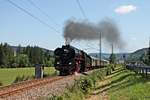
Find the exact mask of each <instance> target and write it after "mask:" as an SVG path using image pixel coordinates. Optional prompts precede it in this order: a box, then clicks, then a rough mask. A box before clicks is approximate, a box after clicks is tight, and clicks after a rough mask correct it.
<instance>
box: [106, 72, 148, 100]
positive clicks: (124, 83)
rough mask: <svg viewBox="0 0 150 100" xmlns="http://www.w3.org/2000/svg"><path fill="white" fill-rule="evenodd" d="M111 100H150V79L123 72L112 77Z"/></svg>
mask: <svg viewBox="0 0 150 100" xmlns="http://www.w3.org/2000/svg"><path fill="white" fill-rule="evenodd" d="M108 92H109V98H110V100H150V79H147V78H143V77H142V76H141V75H137V74H135V73H134V72H132V71H128V70H123V71H120V72H117V74H116V75H115V77H112V81H111V88H110V89H109V90H108Z"/></svg>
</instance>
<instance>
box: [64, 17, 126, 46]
mask: <svg viewBox="0 0 150 100" xmlns="http://www.w3.org/2000/svg"><path fill="white" fill-rule="evenodd" d="M100 33H101V34H102V39H104V40H105V41H106V42H107V43H110V44H115V45H116V46H118V47H119V48H122V47H123V45H124V41H123V40H122V38H121V33H120V30H119V28H118V27H117V25H116V23H115V22H114V21H113V20H111V19H105V20H102V21H101V22H99V23H98V24H94V23H90V22H88V21H74V20H69V21H67V23H66V26H65V28H64V34H63V35H64V38H65V39H66V41H67V43H70V42H71V41H72V40H99V39H100Z"/></svg>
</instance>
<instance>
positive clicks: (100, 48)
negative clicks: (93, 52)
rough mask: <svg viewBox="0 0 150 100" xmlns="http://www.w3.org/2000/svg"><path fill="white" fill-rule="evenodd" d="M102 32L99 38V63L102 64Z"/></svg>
mask: <svg viewBox="0 0 150 100" xmlns="http://www.w3.org/2000/svg"><path fill="white" fill-rule="evenodd" d="M101 53H102V33H101V32H100V39H99V59H100V60H99V64H100V66H101V60H102V54H101Z"/></svg>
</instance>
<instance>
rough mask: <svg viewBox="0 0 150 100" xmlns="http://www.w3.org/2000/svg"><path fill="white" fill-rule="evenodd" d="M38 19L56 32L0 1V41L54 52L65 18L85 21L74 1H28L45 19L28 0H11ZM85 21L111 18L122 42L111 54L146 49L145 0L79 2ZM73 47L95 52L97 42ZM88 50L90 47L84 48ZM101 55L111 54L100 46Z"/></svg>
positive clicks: (148, 19)
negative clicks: (123, 46) (38, 47)
mask: <svg viewBox="0 0 150 100" xmlns="http://www.w3.org/2000/svg"><path fill="white" fill-rule="evenodd" d="M11 1H13V2H14V3H15V4H17V5H19V6H20V7H22V8H24V9H26V10H27V11H28V12H30V13H31V14H33V15H34V16H36V17H38V18H40V20H42V21H43V22H45V23H47V24H48V25H49V26H51V27H53V28H55V29H56V30H58V31H59V32H55V31H54V30H53V29H51V28H49V27H47V26H45V25H43V24H41V23H40V22H38V21H37V20H35V19H34V18H32V17H31V16H29V15H28V14H26V13H24V12H23V11H21V10H20V9H18V8H16V7H14V6H13V5H11V4H10V3H9V2H8V1H7V0H0V42H7V43H9V44H10V45H19V44H21V45H22V46H26V45H38V46H40V47H43V48H47V49H52V50H54V49H55V48H56V47H59V46H61V45H62V44H64V41H65V40H64V38H63V29H64V26H65V23H66V21H67V20H68V19H77V20H85V17H84V16H83V14H82V13H81V11H80V9H79V6H78V4H77V2H76V1H77V0H31V1H32V2H34V3H35V4H36V5H37V6H38V7H39V8H40V9H41V10H43V11H44V12H46V13H47V14H48V16H49V18H48V17H47V16H45V15H44V14H42V13H41V12H40V11H39V10H38V9H36V8H35V7H34V6H33V5H31V4H30V2H29V0H11ZM79 1H80V4H81V5H82V8H83V10H84V12H85V14H86V17H87V19H86V20H88V21H90V22H93V23H98V22H99V21H101V20H103V19H104V18H111V19H113V20H114V21H115V22H116V23H117V25H118V27H119V29H120V31H121V36H122V38H123V39H124V40H125V41H126V46H125V48H124V49H121V50H120V49H117V48H116V49H115V52H133V51H135V50H137V49H139V48H143V47H148V39H149V36H150V28H149V26H150V12H149V11H150V6H149V4H150V1H149V0H79ZM72 45H73V46H76V47H78V48H80V49H83V50H85V51H86V52H88V53H89V52H98V51H97V49H98V41H74V42H72ZM87 46H88V47H92V48H96V49H92V48H87ZM102 51H103V52H111V47H110V46H109V45H108V44H105V43H103V44H102Z"/></svg>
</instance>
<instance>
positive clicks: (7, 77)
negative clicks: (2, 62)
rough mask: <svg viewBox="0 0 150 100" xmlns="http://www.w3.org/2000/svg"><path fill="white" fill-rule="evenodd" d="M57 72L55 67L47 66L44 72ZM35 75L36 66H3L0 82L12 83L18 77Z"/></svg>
mask: <svg viewBox="0 0 150 100" xmlns="http://www.w3.org/2000/svg"><path fill="white" fill-rule="evenodd" d="M54 73H55V69H54V67H45V68H44V74H46V75H53V74H54ZM34 75H35V68H33V67H31V68H1V69H0V84H1V85H3V86H6V85H9V84H12V83H13V82H14V81H15V80H16V78H19V77H20V78H33V77H34Z"/></svg>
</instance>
